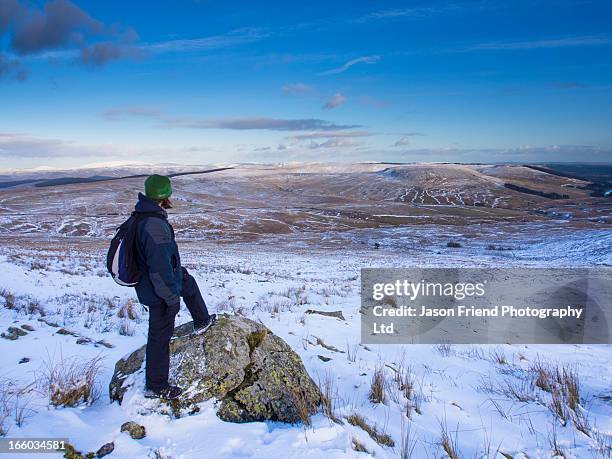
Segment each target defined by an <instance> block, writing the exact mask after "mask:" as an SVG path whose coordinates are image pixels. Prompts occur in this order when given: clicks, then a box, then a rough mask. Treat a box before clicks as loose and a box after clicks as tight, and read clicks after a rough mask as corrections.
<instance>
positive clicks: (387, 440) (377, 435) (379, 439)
mask: <svg viewBox="0 0 612 459" xmlns="http://www.w3.org/2000/svg"><path fill="white" fill-rule="evenodd" d="M346 420H347V422H348V423H349V424H350V425H352V426H356V427H359V428H360V429H362V430H364V431H365V432H366V433H367V434H368V435H369V436H370V438H371V439H372V440H374V441H375V442H376V443H378V444H379V445H381V446H389V447H391V448H393V447H394V446H395V442H394V441H393V438H391V437H390V436H389V435H387V434H386V433H384V432H379V431H378V429H377V427H376V426H374V425H370V424H368V423H367V421H366V420H365V418H364V417H363V416H361V415H359V414H357V413H353V414H351V415H350V416H349V417H348V418H346Z"/></svg>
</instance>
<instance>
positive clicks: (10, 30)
mask: <svg viewBox="0 0 612 459" xmlns="http://www.w3.org/2000/svg"><path fill="white" fill-rule="evenodd" d="M611 18H612V3H611V2H609V1H582V0H557V1H543V0H542V1H538V0H532V1H523V0H515V1H501V0H475V1H447V0H434V1H410V2H397V1H395V2H383V1H361V2H360V1H351V2H340V1H337V2H330V1H326V2H317V1H314V2H306V3H304V4H302V3H301V2H300V3H297V2H295V3H292V2H271V1H259V2H256V3H255V2H230V1H220V0H218V1H217V0H202V1H190V0H175V1H147V2H144V1H133V2H119V1H105V2H100V1H93V0H91V1H75V2H70V1H68V0H53V1H50V2H43V1H39V2H24V1H18V0H0V157H2V159H3V164H2V166H0V167H2V168H24V167H36V166H52V167H64V166H78V165H83V164H90V163H100V162H109V161H120V162H124V161H128V160H129V161H144V162H179V163H186V164H205V163H225V162H284V161H368V160H372V161H401V162H412V161H456V162H506V161H513V162H554V161H593V162H612V129H611V128H610V126H612V30H611V22H610V19H611Z"/></svg>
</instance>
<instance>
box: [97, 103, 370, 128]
mask: <svg viewBox="0 0 612 459" xmlns="http://www.w3.org/2000/svg"><path fill="white" fill-rule="evenodd" d="M102 116H103V117H104V118H106V119H108V120H118V119H120V118H123V117H125V116H143V117H147V118H151V119H154V120H156V121H159V122H160V123H161V125H162V126H163V127H165V128H185V129H229V130H237V131H244V130H266V131H335V130H344V129H353V128H358V127H361V125H358V124H337V123H334V122H331V121H326V120H321V119H317V118H304V119H277V118H267V117H244V118H193V117H181V116H172V115H168V114H166V113H164V112H163V111H161V110H158V109H156V108H147V107H125V108H121V107H115V108H110V109H108V110H106V111H104V112H103V113H102Z"/></svg>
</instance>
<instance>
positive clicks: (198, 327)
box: [192, 314, 217, 334]
mask: <svg viewBox="0 0 612 459" xmlns="http://www.w3.org/2000/svg"><path fill="white" fill-rule="evenodd" d="M216 323H217V314H211V315H210V318H209V319H208V322H206V323H205V324H196V323H195V322H194V323H193V332H192V333H193V334H200V333H204V332H205V331H206V330H208V329H209V328H210V326H211V325H214V324H216Z"/></svg>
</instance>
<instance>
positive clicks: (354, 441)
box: [351, 437, 371, 454]
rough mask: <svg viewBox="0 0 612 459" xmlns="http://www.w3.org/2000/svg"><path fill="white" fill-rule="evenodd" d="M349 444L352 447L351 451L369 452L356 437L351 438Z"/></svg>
mask: <svg viewBox="0 0 612 459" xmlns="http://www.w3.org/2000/svg"><path fill="white" fill-rule="evenodd" d="M351 446H352V447H353V451H357V452H358V453H366V454H371V453H370V452H369V451H368V449H367V448H366V447H365V445H364V444H363V443H361V442H360V441H359V440H358V439H357V438H355V437H353V438H351Z"/></svg>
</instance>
